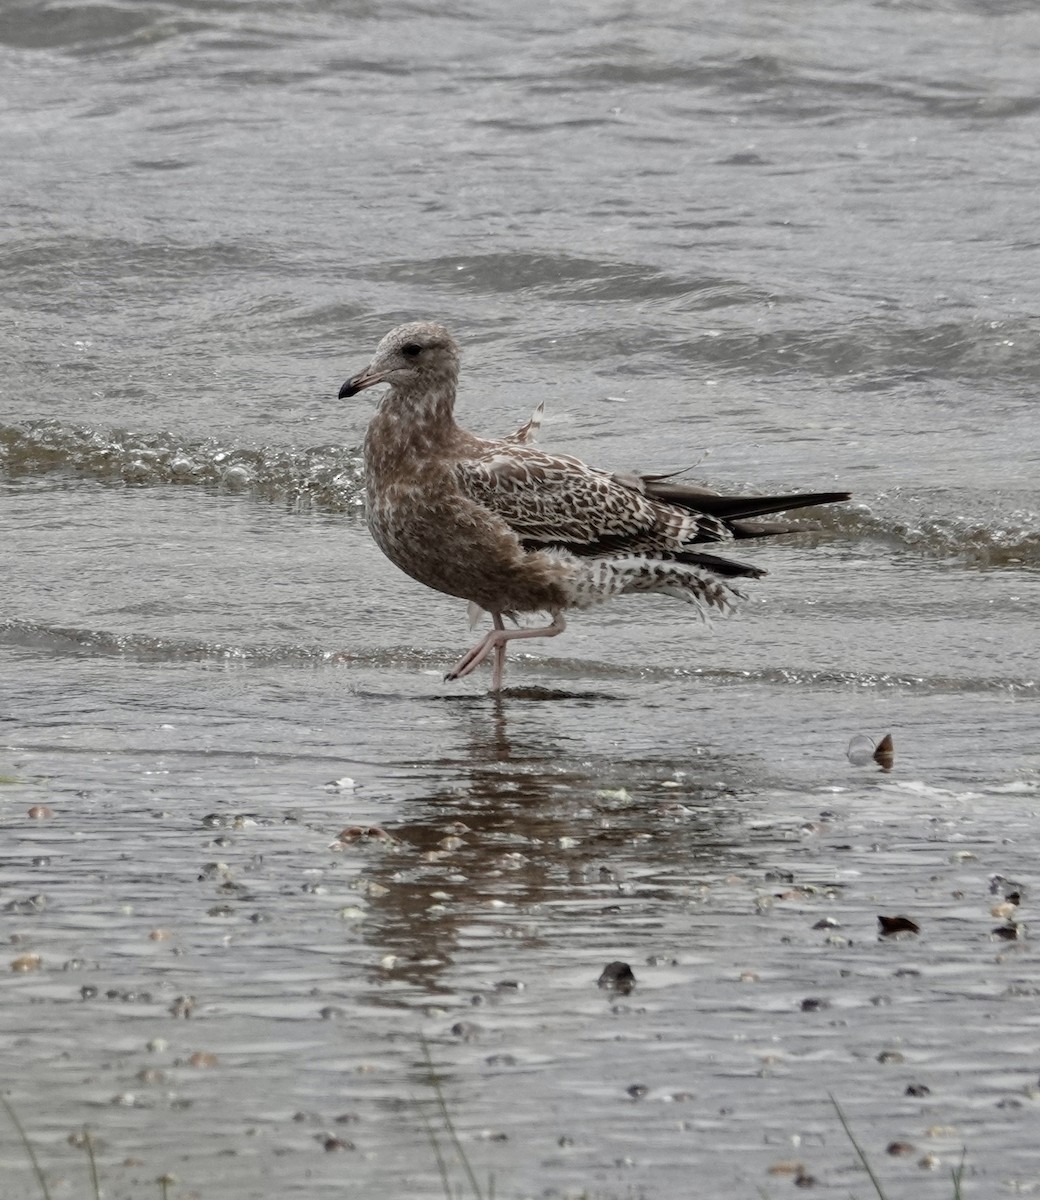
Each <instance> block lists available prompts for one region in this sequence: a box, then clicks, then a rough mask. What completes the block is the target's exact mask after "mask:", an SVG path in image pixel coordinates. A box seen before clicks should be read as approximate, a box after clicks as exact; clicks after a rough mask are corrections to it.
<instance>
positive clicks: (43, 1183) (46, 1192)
mask: <svg viewBox="0 0 1040 1200" xmlns="http://www.w3.org/2000/svg"><path fill="white" fill-rule="evenodd" d="M0 1104H3V1106H4V1110H5V1112H6V1113H7V1115H8V1117H9V1118H10V1120H11V1124H12V1125H13V1126H14V1127H15V1129H17V1130H18V1136H19V1137H20V1138H21V1139H22V1145H23V1146H24V1147H25V1153H26V1154H27V1155H28V1156H29V1161H30V1162H31V1163H32V1169H33V1171H34V1172H35V1173H36V1182H37V1183H38V1184H39V1185H40V1192H41V1194H42V1195H43V1200H51V1193H50V1189H49V1188H48V1187H47V1180H46V1179H45V1178H44V1175H43V1171H42V1170H41V1169H40V1163H39V1160H38V1159H37V1157H36V1151H35V1150H34V1149H33V1148H32V1142H30V1141H29V1139H28V1137H27V1136H26V1133H25V1130H24V1129H23V1128H22V1123H21V1121H19V1120H18V1114H17V1113H16V1112H15V1111H14V1109H13V1108H12V1107H11V1105H10V1104H9V1103H8V1100H7V1097H6V1096H0Z"/></svg>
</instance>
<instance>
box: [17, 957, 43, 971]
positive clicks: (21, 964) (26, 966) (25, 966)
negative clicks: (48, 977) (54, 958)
mask: <svg viewBox="0 0 1040 1200" xmlns="http://www.w3.org/2000/svg"><path fill="white" fill-rule="evenodd" d="M42 966H43V959H42V958H41V957H40V956H39V955H38V954H19V956H18V957H17V958H13V959H12V960H11V970H12V971H14V972H15V973H16V974H21V975H24V974H26V973H27V972H29V971H38V970H39V969H40V968H41V967H42Z"/></svg>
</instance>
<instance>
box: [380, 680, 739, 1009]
mask: <svg viewBox="0 0 1040 1200" xmlns="http://www.w3.org/2000/svg"><path fill="white" fill-rule="evenodd" d="M565 703H579V704H581V703H582V701H580V700H579V701H571V702H565ZM451 710H452V712H453V714H455V715H456V722H457V726H458V727H459V732H460V733H462V734H463V736H462V738H461V739H460V741H461V744H462V746H463V747H464V748H463V750H462V752H460V753H455V754H451V755H443V756H441V757H440V758H437V759H434V760H431V761H430V762H429V763H428V764H425V765H427V766H428V769H429V785H430V786H429V790H428V792H427V794H426V795H424V796H420V797H419V798H417V799H416V800H415V801H413V802H412V803H411V805H410V812H409V815H408V817H407V819H406V820H405V821H404V823H403V824H401V825H399V826H397V827H394V828H393V829H391V831H390V832H391V833H392V835H393V842H392V843H391V844H389V845H386V844H384V845H383V846H376V845H372V846H369V847H368V848H366V849H364V850H363V851H362V850H360V848H359V852H363V853H366V854H369V855H371V857H370V858H369V861H368V863H367V865H366V867H365V869H363V872H362V874H363V877H364V879H365V880H366V881H368V883H369V884H375V885H376V886H375V887H374V888H371V887H370V888H369V892H370V896H371V907H370V910H369V920H367V921H366V922H365V930H366V935H367V937H368V939H369V940H370V941H371V942H372V943H373V945H374V946H375V947H376V948H377V949H378V952H379V956H380V961H381V962H382V963H383V964H384V965H383V967H381V968H380V969H379V970H378V971H377V972H376V973H375V979H376V980H378V981H379V983H380V984H381V985H383V986H381V987H380V988H379V989H377V992H376V994H375V995H374V996H373V999H376V1000H377V1001H378V1000H380V999H381V1000H382V1001H383V1002H386V1003H401V1002H403V1001H404V996H403V995H402V992H401V988H402V986H404V987H405V988H406V989H407V991H408V992H409V993H410V1002H413V1003H414V1002H415V1001H416V999H418V998H419V997H417V996H416V989H418V991H419V993H420V997H430V998H432V997H433V996H435V995H436V994H438V993H444V992H446V991H451V990H453V988H452V985H451V984H450V983H449V982H448V980H449V978H451V977H457V971H452V970H451V969H450V968H451V967H452V966H453V964H454V963H455V962H456V960H457V959H458V958H459V956H460V955H461V953H462V951H463V949H465V950H466V959H467V962H468V964H469V966H470V968H471V969H476V968H478V967H479V968H480V969H481V970H483V971H484V972H494V971H506V972H508V970H509V963H510V961H511V958H510V954H508V953H504V952H503V950H502V945H503V940H504V939H505V940H508V944H509V946H511V948H512V949H511V952H510V953H511V954H512V955H513V956H516V955H520V954H523V953H525V948H530V947H533V946H536V945H538V944H540V943H541V941H542V940H543V939H544V938H545V937H546V936H548V934H549V933H550V928H549V924H548V922H549V920H550V919H551V920H553V921H554V922H555V921H558V920H559V919H560V915H559V912H558V911H557V910H559V909H560V906H561V905H563V906H566V905H567V904H572V903H575V902H576V901H581V902H583V903H584V901H586V900H589V901H597V900H599V901H602V905H603V908H604V909H608V910H609V908H610V906H611V905H612V904H614V903H616V902H618V898H619V896H626V897H627V896H632V895H635V894H636V893H637V892H638V893H640V894H652V895H657V896H662V895H665V894H666V893H667V890H668V888H669V887H670V886H671V885H672V883H675V882H682V884H683V886H688V884H689V883H690V882H691V881H695V880H696V879H697V878H698V876H699V875H704V874H708V873H710V874H712V875H717V874H718V873H719V871H720V870H722V869H723V866H722V865H720V864H724V863H725V862H726V861H727V859H728V857H729V856H730V855H731V854H732V852H733V851H734V849H737V848H739V849H740V853H742V854H746V850H745V848H743V847H740V846H739V834H737V833H736V830H737V823H736V820H735V816H734V808H735V803H736V802H735V800H734V798H733V796H732V794H729V793H728V792H726V791H725V790H720V787H719V784H718V779H719V777H720V770H722V769H723V768H721V767H720V763H719V760H718V758H717V757H707V758H703V757H702V758H699V759H694V760H693V763H694V765H693V770H692V771H691V760H690V759H689V758H683V759H678V758H672V757H664V756H660V757H653V758H632V757H628V756H624V755H619V757H617V758H611V757H608V756H605V755H603V754H602V753H599V754H597V755H596V756H595V757H591V758H590V757H589V755H588V747H587V744H586V742H585V740H584V739H582V740H581V741H580V742H578V741H577V740H576V738H577V736H580V733H579V734H577V735H576V737H573V738H572V737H569V736H568V735H567V734H566V733H564V732H563V731H562V729H561V722H560V720H559V717H560V706H559V705H556V704H546V705H542V704H530V703H525V702H524V701H523V698H522V697H521V698H517V697H516V696H515V695H512V694H510V693H509V692H505V693H503V694H502V695H500V696H498V697H481V698H473V699H470V700H468V701H461V700H460V701H458V702H456V703H453V704H452V706H451ZM572 727H574V728H576V730H578V731H580V729H581V728H582V724H581V723H579V724H578V725H577V726H573V723H572ZM414 765H415V764H414V763H413V764H412V766H413V768H414ZM735 835H736V836H735ZM726 869H728V868H726ZM662 881H663V882H662ZM668 881H671V882H668ZM384 889H385V890H384ZM548 901H551V902H552V911H551V912H550V911H549V909H548V908H546V907H545V906H546V904H547V902H548ZM492 977H493V976H492ZM390 985H394V986H390Z"/></svg>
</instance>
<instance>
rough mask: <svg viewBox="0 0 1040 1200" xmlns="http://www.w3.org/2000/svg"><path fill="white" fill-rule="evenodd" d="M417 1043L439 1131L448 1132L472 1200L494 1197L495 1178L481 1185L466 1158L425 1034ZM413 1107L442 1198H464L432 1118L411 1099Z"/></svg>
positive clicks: (489, 1178) (420, 1103)
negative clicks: (440, 1188) (423, 1134)
mask: <svg viewBox="0 0 1040 1200" xmlns="http://www.w3.org/2000/svg"><path fill="white" fill-rule="evenodd" d="M419 1044H420V1045H421V1046H422V1051H423V1058H424V1059H425V1060H426V1076H427V1080H428V1082H429V1084H430V1087H431V1088H432V1089H433V1095H434V1105H435V1107H436V1111H437V1115H438V1116H439V1118H440V1122H441V1125H442V1127H443V1128H442V1130H441V1134H442V1136H443V1135H444V1134H446V1135H447V1138H448V1142H449V1144H450V1145H451V1148H452V1149H453V1150H454V1151H455V1154H456V1156H457V1157H458V1160H459V1162H461V1163H462V1168H463V1171H464V1172H465V1175H466V1181H467V1183H468V1184H469V1188H470V1190H471V1192H472V1194H473V1200H495V1177H494V1176H493V1175H488V1181H487V1188H486V1190H485V1189H484V1188H482V1187H481V1185H480V1181H479V1180H478V1179H477V1173H476V1171H474V1169H473V1164H472V1163H471V1162H470V1160H469V1156H468V1155H467V1154H466V1151H465V1150H464V1149H463V1146H462V1143H461V1142H460V1141H459V1135H458V1131H457V1130H456V1128H455V1122H454V1121H453V1120H452V1119H451V1112H450V1110H449V1109H448V1102H447V1101H446V1100H445V1098H444V1091H443V1089H442V1088H441V1081H440V1077H439V1076H438V1074H437V1068H436V1066H435V1065H434V1062H433V1055H432V1054H431V1053H430V1043H429V1042H428V1041H427V1040H426V1038H424V1037H420V1038H419ZM412 1103H413V1104H414V1105H415V1107H416V1110H417V1111H418V1113H419V1119H420V1120H421V1121H422V1124H423V1130H424V1131H425V1133H426V1138H427V1140H428V1141H429V1143H430V1146H431V1147H432V1149H433V1154H434V1158H435V1159H436V1160H437V1173H438V1175H440V1179H441V1187H442V1188H444V1196H445V1200H463V1198H464V1197H465V1195H466V1192H465V1191H464V1190H463V1189H461V1188H460V1189H458V1190H456V1188H455V1186H454V1184H453V1183H452V1179H451V1172H450V1170H449V1169H448V1161H447V1159H446V1157H445V1154H444V1149H443V1147H442V1146H441V1143H440V1141H439V1140H438V1138H437V1130H436V1129H435V1128H434V1126H433V1123H432V1121H431V1120H430V1118H429V1116H428V1115H427V1113H426V1110H425V1108H424V1106H423V1103H422V1102H421V1101H418V1100H413V1101H412Z"/></svg>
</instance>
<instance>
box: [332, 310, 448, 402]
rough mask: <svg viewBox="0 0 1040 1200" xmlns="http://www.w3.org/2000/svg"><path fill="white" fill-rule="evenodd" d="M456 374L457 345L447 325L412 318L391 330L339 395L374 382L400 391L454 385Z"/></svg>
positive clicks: (428, 389)
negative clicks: (364, 365) (445, 326)
mask: <svg viewBox="0 0 1040 1200" xmlns="http://www.w3.org/2000/svg"><path fill="white" fill-rule="evenodd" d="M458 377H459V348H458V345H457V344H456V342H455V339H454V338H453V337H452V336H451V334H450V333H449V332H448V331H447V329H445V328H444V326H443V325H437V324H435V323H434V322H433V321H411V322H410V323H409V324H407V325H398V327H397V328H396V329H391V330H390V332H389V333H388V334H387V335H386V337H385V338H383V340H382V341H381V342H380V343H379V345H378V346H377V347H376V352H375V356H374V357H373V359H372V361H371V362H370V363H369V364H368V366H367V367H365V369H364V370H363V371H361V372H360V373H359V374H357V375H355V376H353V378H351V379H348V380H347V382H346V383H345V384H344V385H343V386H342V387H341V388H340V389H339V398H340V399H341V400H342V399H343V398H344V397H346V396H356V395H357V394H358V392H360V391H362V390H363V389H364V388H369V387H373V386H375V384H377V383H389V384H390V385H391V386H392V387H393V388H395V389H396V390H397V391H403V392H406V391H412V390H413V389H415V388H418V389H420V390H422V391H434V390H439V389H442V388H444V387H451V388H454V386H455V383H456V381H457V380H458Z"/></svg>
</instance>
